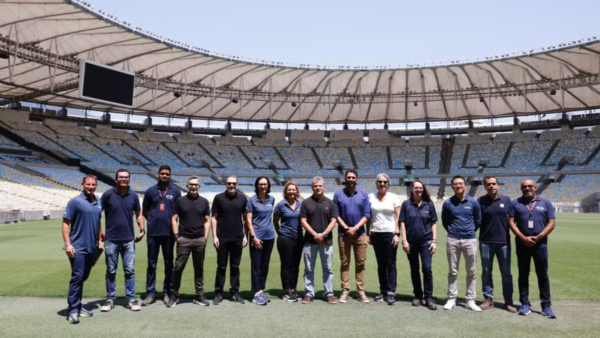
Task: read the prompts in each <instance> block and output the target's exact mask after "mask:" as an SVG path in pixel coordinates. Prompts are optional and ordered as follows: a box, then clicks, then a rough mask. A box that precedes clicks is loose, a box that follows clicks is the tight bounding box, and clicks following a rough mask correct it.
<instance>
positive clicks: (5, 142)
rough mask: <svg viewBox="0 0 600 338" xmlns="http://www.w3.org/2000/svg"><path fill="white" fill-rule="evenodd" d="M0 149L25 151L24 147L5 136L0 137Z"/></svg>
mask: <svg viewBox="0 0 600 338" xmlns="http://www.w3.org/2000/svg"><path fill="white" fill-rule="evenodd" d="M0 148H5V149H17V150H25V148H24V147H22V146H21V145H19V144H18V143H16V142H14V141H11V140H9V139H7V138H6V137H5V136H4V135H0Z"/></svg>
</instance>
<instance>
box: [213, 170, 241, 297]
mask: <svg viewBox="0 0 600 338" xmlns="http://www.w3.org/2000/svg"><path fill="white" fill-rule="evenodd" d="M237 184H238V183H237V177H235V176H229V177H227V180H226V183H225V186H226V188H227V190H226V191H225V192H224V193H220V194H218V195H217V196H215V199H214V201H213V205H212V210H211V211H212V233H213V244H214V245H215V248H217V276H216V278H215V298H214V299H213V303H214V304H215V305H217V304H219V303H221V301H223V286H224V284H225V273H226V272H227V261H228V260H229V258H230V256H231V261H230V262H229V269H230V271H229V283H230V286H231V289H230V292H231V301H233V302H236V303H240V304H244V298H242V296H240V293H239V291H240V261H241V260H242V251H243V249H244V248H245V247H246V245H247V244H248V240H247V239H246V235H245V233H244V224H243V222H242V220H243V219H244V218H245V217H246V204H247V203H248V200H247V198H246V196H244V194H242V193H240V192H238V191H237Z"/></svg>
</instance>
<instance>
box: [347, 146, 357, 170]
mask: <svg viewBox="0 0 600 338" xmlns="http://www.w3.org/2000/svg"><path fill="white" fill-rule="evenodd" d="M348 153H349V154H350V158H351V159H352V165H354V169H358V163H357V162H356V158H354V152H353V151H352V148H351V147H348Z"/></svg>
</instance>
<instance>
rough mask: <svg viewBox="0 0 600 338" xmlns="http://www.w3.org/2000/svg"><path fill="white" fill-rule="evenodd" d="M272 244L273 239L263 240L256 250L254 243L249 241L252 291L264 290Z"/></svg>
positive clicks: (273, 242) (273, 243)
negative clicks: (260, 247) (260, 248)
mask: <svg viewBox="0 0 600 338" xmlns="http://www.w3.org/2000/svg"><path fill="white" fill-rule="evenodd" d="M274 245H275V239H268V240H263V241H262V250H258V249H256V247H255V246H254V243H253V242H250V245H249V246H250V269H251V270H252V276H251V278H252V291H254V292H258V291H260V290H264V289H265V287H266V285H265V284H266V283H267V276H268V275H269V263H270V262H271V253H272V252H273V246H274Z"/></svg>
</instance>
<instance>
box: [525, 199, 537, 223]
mask: <svg viewBox="0 0 600 338" xmlns="http://www.w3.org/2000/svg"><path fill="white" fill-rule="evenodd" d="M536 203H537V201H533V204H532V205H531V208H530V207H529V204H527V210H529V219H531V218H532V216H533V214H532V213H531V212H532V211H533V208H535V204H536Z"/></svg>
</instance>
